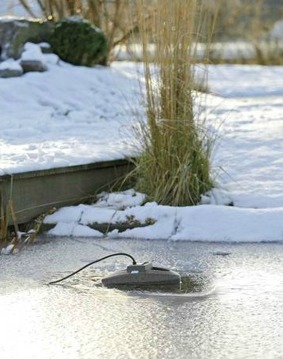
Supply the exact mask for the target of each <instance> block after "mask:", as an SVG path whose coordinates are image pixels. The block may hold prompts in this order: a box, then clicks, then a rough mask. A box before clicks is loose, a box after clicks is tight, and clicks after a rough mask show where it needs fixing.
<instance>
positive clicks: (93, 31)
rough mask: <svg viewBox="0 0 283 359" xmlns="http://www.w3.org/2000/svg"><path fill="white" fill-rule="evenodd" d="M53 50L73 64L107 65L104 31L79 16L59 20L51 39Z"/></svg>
mask: <svg viewBox="0 0 283 359" xmlns="http://www.w3.org/2000/svg"><path fill="white" fill-rule="evenodd" d="M50 43H51V46H52V48H53V51H54V52H55V53H56V54H57V55H58V56H59V57H60V58H61V59H62V60H63V61H66V62H69V63H71V64H73V65H81V66H94V65H97V64H100V65H105V64H106V58H107V54H108V46H107V40H106V37H105V36H104V34H103V32H102V31H101V30H100V29H98V28H97V27H95V26H93V25H91V23H90V22H88V21H87V20H84V19H82V18H80V17H78V16H73V17H69V18H66V19H64V20H62V21H60V22H58V23H57V24H56V26H55V29H54V32H53V34H52V36H51V40H50Z"/></svg>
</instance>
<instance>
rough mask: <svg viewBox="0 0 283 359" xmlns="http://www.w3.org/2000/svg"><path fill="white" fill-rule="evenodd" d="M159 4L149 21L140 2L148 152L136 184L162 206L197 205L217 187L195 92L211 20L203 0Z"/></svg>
mask: <svg viewBox="0 0 283 359" xmlns="http://www.w3.org/2000/svg"><path fill="white" fill-rule="evenodd" d="M155 3H156V9H155V12H154V13H153V14H152V16H151V18H150V21H151V22H152V23H151V24H149V23H148V18H145V17H144V16H143V14H144V13H145V12H144V6H146V3H145V1H144V0H138V22H139V28H140V33H141V42H142V47H143V59H144V60H143V63H144V78H145V87H146V100H145V102H146V113H147V124H145V125H144V124H141V130H140V133H139V136H140V138H139V139H140V141H141V145H142V149H143V151H142V155H141V156H140V157H139V158H138V160H137V163H136V165H137V167H136V170H135V174H136V178H137V188H138V190H140V191H142V192H145V193H147V194H148V195H149V197H151V198H152V199H153V200H155V201H157V202H158V203H161V204H166V205H176V206H184V205H195V204H197V203H198V202H199V200H200V196H201V194H203V193H205V192H207V191H208V190H209V189H211V187H212V186H213V181H212V178H211V175H210V154H211V146H212V141H211V138H209V136H208V135H207V131H206V130H205V128H204V127H203V125H202V124H201V121H200V118H199V116H198V114H197V112H198V111H197V109H196V105H195V91H194V88H195V80H196V74H195V69H196V68H195V66H196V65H195V60H194V59H195V58H196V56H195V55H196V54H195V52H196V45H197V43H198V41H199V40H200V39H201V40H202V41H203V40H204V34H205V31H206V29H207V28H208V23H209V19H208V18H206V16H205V14H206V13H205V11H204V9H205V8H204V7H203V5H202V4H201V3H202V2H201V1H197V0H186V1H184V0H174V1H172V0H157V1H156V2H155ZM210 20H211V18H210ZM210 34H211V33H209V36H208V38H206V41H208V42H209V41H210V39H211V37H210ZM151 42H153V43H154V44H155V53H154V56H153V62H152V55H151V58H149V55H148V54H149V52H148V45H149V44H150V43H151ZM207 53H209V49H207Z"/></svg>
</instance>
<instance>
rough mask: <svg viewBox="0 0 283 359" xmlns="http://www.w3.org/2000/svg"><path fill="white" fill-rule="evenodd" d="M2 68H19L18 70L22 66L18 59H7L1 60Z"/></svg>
mask: <svg viewBox="0 0 283 359" xmlns="http://www.w3.org/2000/svg"><path fill="white" fill-rule="evenodd" d="M0 70H18V71H21V70H22V68H21V66H20V65H19V63H18V61H15V60H12V59H8V60H6V61H3V62H0Z"/></svg>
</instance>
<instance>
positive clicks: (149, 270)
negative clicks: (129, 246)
mask: <svg viewBox="0 0 283 359" xmlns="http://www.w3.org/2000/svg"><path fill="white" fill-rule="evenodd" d="M180 282H181V277H180V275H179V274H178V273H176V272H174V271H171V270H169V269H166V268H159V267H153V266H152V264H151V263H143V264H132V265H130V266H128V267H127V269H124V270H122V271H118V272H115V273H113V274H111V275H109V276H107V277H105V278H103V279H102V283H103V285H105V286H106V287H109V288H114V287H119V286H136V287H142V286H151V285H157V286H158V285H162V286H164V285H179V284H180Z"/></svg>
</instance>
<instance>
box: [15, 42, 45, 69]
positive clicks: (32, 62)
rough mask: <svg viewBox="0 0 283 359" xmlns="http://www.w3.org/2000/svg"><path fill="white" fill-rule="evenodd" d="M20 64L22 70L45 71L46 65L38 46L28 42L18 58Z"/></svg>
mask: <svg viewBox="0 0 283 359" xmlns="http://www.w3.org/2000/svg"><path fill="white" fill-rule="evenodd" d="M20 65H21V66H22V68H23V70H24V72H31V71H38V72H43V71H46V70H47V66H46V64H45V60H44V57H43V54H42V52H41V48H40V46H39V45H36V44H32V43H29V42H28V43H26V44H25V45H24V51H23V53H22V56H21V59H20Z"/></svg>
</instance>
